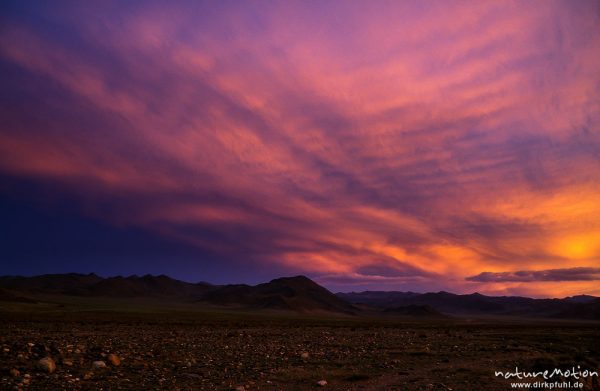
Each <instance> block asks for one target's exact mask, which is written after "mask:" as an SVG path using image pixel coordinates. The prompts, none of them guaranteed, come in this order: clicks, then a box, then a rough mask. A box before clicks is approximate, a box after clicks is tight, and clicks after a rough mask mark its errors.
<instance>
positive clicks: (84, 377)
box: [83, 372, 94, 380]
mask: <svg viewBox="0 0 600 391" xmlns="http://www.w3.org/2000/svg"><path fill="white" fill-rule="evenodd" d="M93 375H94V374H93V373H92V372H86V373H84V374H83V380H90V379H91V378H92V376H93Z"/></svg>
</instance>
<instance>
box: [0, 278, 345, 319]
mask: <svg viewBox="0 0 600 391" xmlns="http://www.w3.org/2000/svg"><path fill="white" fill-rule="evenodd" d="M0 289H3V291H0V300H4V301H7V300H8V299H11V300H16V298H17V297H18V298H21V299H22V300H33V299H28V298H26V297H24V298H23V297H21V296H20V295H24V296H27V295H32V296H34V297H36V298H37V297H38V296H40V295H69V296H81V297H113V298H118V297H121V298H132V297H155V298H168V299H177V300H185V301H193V302H206V303H211V304H216V305H224V306H233V307H244V308H263V309H281V310H292V311H299V312H310V311H328V312H343V313H353V312H354V311H355V310H356V308H354V307H353V306H352V305H351V304H349V303H347V302H346V301H344V300H342V299H340V298H338V297H337V296H336V295H334V294H333V293H331V292H329V291H328V290H327V289H325V288H323V287H322V286H320V285H318V284H317V283H315V282H313V281H312V280H310V279H309V278H307V277H304V276H297V277H286V278H278V279H275V280H273V281H271V282H268V283H265V284H259V285H256V286H250V285H221V286H219V285H210V284H207V283H196V284H193V283H189V282H183V281H179V280H175V279H173V278H170V277H168V276H165V275H160V276H151V275H145V276H142V277H138V276H129V277H121V276H117V277H110V278H102V277H99V276H97V275H95V274H76V273H70V274H46V275H41V276H35V277H20V276H17V277H13V276H9V277H0ZM4 292H5V293H4ZM3 298H5V299H3Z"/></svg>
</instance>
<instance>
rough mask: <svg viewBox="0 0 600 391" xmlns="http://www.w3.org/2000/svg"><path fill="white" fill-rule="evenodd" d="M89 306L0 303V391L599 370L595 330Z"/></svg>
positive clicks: (437, 383)
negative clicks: (46, 362) (46, 360)
mask: <svg viewBox="0 0 600 391" xmlns="http://www.w3.org/2000/svg"><path fill="white" fill-rule="evenodd" d="M94 303H95V304H93V305H92V304H90V300H87V301H86V302H85V305H84V304H82V302H73V303H66V304H65V303H64V302H63V303H55V304H44V305H40V304H31V303H10V304H7V303H5V304H1V303H0V389H8V390H9V389H29V390H60V389H90V390H91V389H93V390H100V389H103V390H109V389H140V390H148V389H167V390H177V389H179V390H228V389H233V390H235V389H238V390H242V389H245V390H306V389H309V390H310V389H330V390H508V389H511V387H510V381H509V380H504V379H500V378H496V377H495V376H494V371H495V370H502V371H508V370H514V368H515V366H518V367H519V368H520V369H524V370H545V369H549V370H552V369H553V368H555V367H560V368H571V367H572V366H575V367H577V365H580V366H581V368H582V369H584V368H587V369H593V370H596V371H597V370H598V368H599V363H600V328H599V327H598V324H597V323H573V322H561V323H557V321H552V322H551V321H540V320H536V321H517V320H515V319H510V318H502V319H501V320H498V319H492V318H490V319H487V320H486V319H484V320H481V319H479V320H477V319H460V318H443V319H435V318H432V319H418V318H410V317H402V316H391V317H381V316H378V317H368V316H360V317H358V316H353V315H324V314H320V315H315V314H312V315H310V314H290V313H284V312H274V311H254V312H242V311H239V310H238V311H234V310H223V309H216V308H212V309H211V308H209V307H205V308H202V309H198V308H196V307H193V308H192V307H185V306H179V307H173V306H169V305H167V304H164V305H157V304H156V303H147V302H143V303H142V302H140V303H129V304H128V305H124V304H122V305H121V304H119V303H117V302H101V301H96V302H94ZM110 354H113V356H109V355H110ZM46 356H49V357H51V358H52V359H53V361H54V362H55V363H56V369H55V371H53V372H52V373H48V371H47V370H44V369H41V368H40V367H39V364H38V362H39V360H40V359H41V358H43V357H46ZM115 357H116V358H115ZM95 361H102V362H104V363H105V365H106V367H97V368H94V362H95ZM111 361H112V362H111ZM118 361H120V363H119V362H118ZM115 364H119V365H115ZM95 365H96V366H102V364H98V363H96V364H95ZM321 380H325V381H326V382H327V384H326V385H324V386H321V385H319V384H318V382H319V381H321ZM593 381H595V382H596V383H595V385H594V384H592V382H593ZM584 384H585V387H584V389H587V390H591V389H600V387H598V385H597V378H595V379H594V378H592V381H590V379H589V378H588V380H586V381H585V382H584ZM242 387H243V388H242Z"/></svg>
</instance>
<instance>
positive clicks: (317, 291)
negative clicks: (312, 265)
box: [202, 276, 356, 313]
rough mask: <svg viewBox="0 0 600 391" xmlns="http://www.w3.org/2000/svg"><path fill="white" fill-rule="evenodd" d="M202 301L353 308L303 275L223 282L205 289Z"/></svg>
mask: <svg viewBox="0 0 600 391" xmlns="http://www.w3.org/2000/svg"><path fill="white" fill-rule="evenodd" d="M202 300H203V301H207V302H210V303H213V304H220V305H243V306H246V307H253V308H271V309H284V310H293V311H300V312H305V311H315V310H322V311H329V312H343V313H353V312H355V310H356V308H354V307H353V306H352V305H350V304H349V303H348V302H346V301H344V300H342V299H340V298H338V297H337V296H336V295H334V294H333V293H331V292H329V291H328V290H327V289H325V288H323V287H322V286H320V285H318V284H317V283H315V282H314V281H312V280H311V279H309V278H307V277H304V276H296V277H284V278H278V279H275V280H272V281H271V282H268V283H264V284H259V285H256V286H249V285H226V286H223V287H219V288H216V289H214V290H210V291H208V292H207V293H206V294H205V295H203V297H202Z"/></svg>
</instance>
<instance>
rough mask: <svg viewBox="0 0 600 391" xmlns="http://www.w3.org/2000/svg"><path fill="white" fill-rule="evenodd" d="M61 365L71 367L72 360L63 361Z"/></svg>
mask: <svg viewBox="0 0 600 391" xmlns="http://www.w3.org/2000/svg"><path fill="white" fill-rule="evenodd" d="M62 363H63V365H66V366H68V367H72V366H73V361H72V360H63V362H62Z"/></svg>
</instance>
